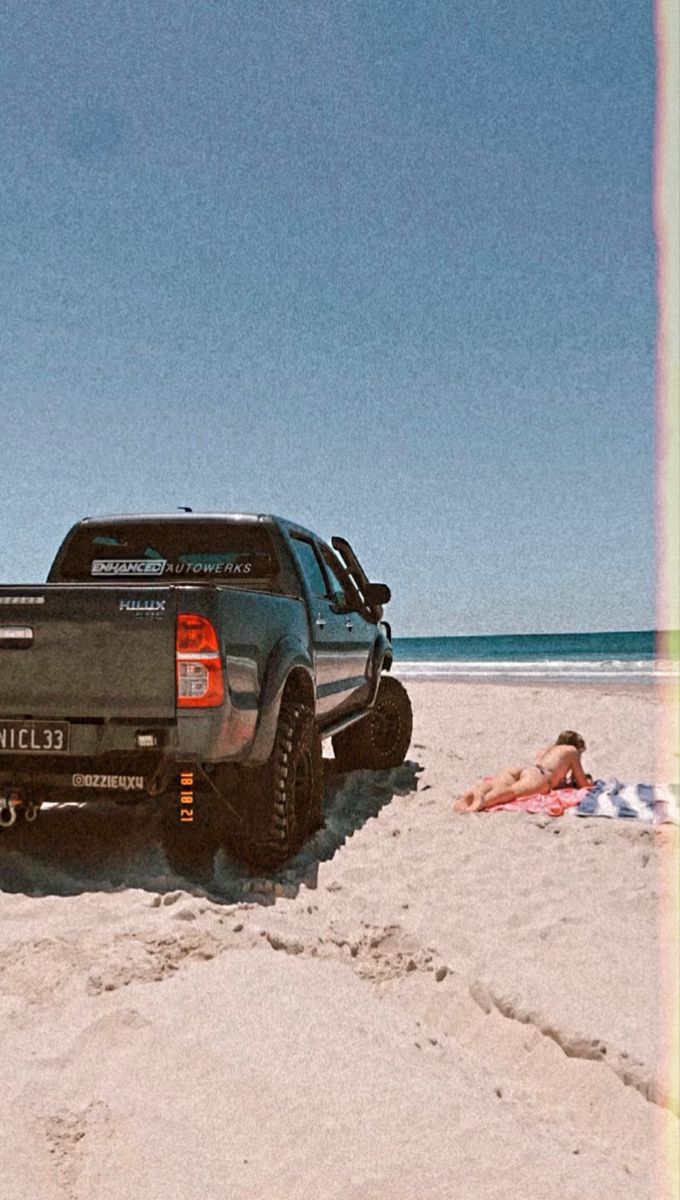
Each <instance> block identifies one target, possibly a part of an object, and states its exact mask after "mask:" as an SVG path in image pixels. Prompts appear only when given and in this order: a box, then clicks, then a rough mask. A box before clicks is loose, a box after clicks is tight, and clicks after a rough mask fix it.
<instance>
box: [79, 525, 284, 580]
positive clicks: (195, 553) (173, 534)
mask: <svg viewBox="0 0 680 1200" xmlns="http://www.w3.org/2000/svg"><path fill="white" fill-rule="evenodd" d="M278 575H279V562H278V558H277V555H276V550H275V548H274V543H273V541H272V538H271V535H270V534H269V532H268V531H267V530H266V529H263V528H262V526H256V525H239V524H232V525H227V524H224V525H220V524H218V523H217V522H215V523H211V524H210V525H192V524H190V523H189V522H182V523H181V524H178V525H169V524H162V525H154V524H144V523H140V524H138V525H134V524H127V523H126V524H124V525H120V526H118V527H116V526H115V525H110V524H107V525H106V526H99V527H98V526H96V525H88V526H85V527H83V528H81V529H79V530H77V531H76V533H75V534H74V536H73V538H72V540H71V542H70V543H69V546H68V548H67V550H66V554H65V556H64V558H63V560H62V562H61V564H60V567H59V578H60V579H65V580H66V579H69V580H73V581H85V580H89V581H94V582H96V581H99V582H104V581H105V580H117V579H120V580H121V581H124V582H126V583H127V582H128V581H131V580H134V582H135V584H138V583H182V582H185V581H186V582H189V581H194V582H215V583H220V582H222V583H244V584H251V585H253V584H259V585H260V586H264V585H269V586H273V585H274V584H275V582H276V580H277V579H278Z"/></svg>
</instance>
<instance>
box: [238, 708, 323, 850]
mask: <svg viewBox="0 0 680 1200" xmlns="http://www.w3.org/2000/svg"><path fill="white" fill-rule="evenodd" d="M230 802H231V804H232V805H233V806H234V808H236V809H237V811H238V813H239V815H240V817H241V824H240V825H239V824H238V823H236V822H232V823H229V825H228V832H227V834H226V837H225V849H226V850H227V852H228V853H231V854H233V855H234V857H236V858H238V859H240V860H241V861H242V862H244V863H246V864H247V865H248V866H250V867H256V868H259V869H264V870H273V869H276V868H277V867H280V866H282V864H283V863H285V862H287V861H288V859H289V858H293V856H294V855H295V854H297V853H298V851H299V850H301V849H302V846H303V845H304V843H305V842H306V841H307V839H308V838H309V837H311V835H312V834H313V833H314V832H315V831H316V830H317V829H318V828H319V827H320V826H321V823H322V804H323V759H322V754H321V738H320V737H319V732H318V730H317V728H316V723H315V721H314V714H313V713H312V712H311V710H310V709H308V708H307V707H306V706H305V705H304V704H300V703H299V702H297V701H295V702H292V701H285V700H284V702H283V704H282V705H281V711H280V713H279V721H278V725H277V729H276V738H275V741H274V749H273V751H272V754H271V758H270V759H269V762H268V763H267V764H266V766H264V767H262V768H260V769H258V770H246V769H244V770H243V771H242V772H241V777H240V780H239V783H238V784H237V794H233V793H232V796H231V797H230Z"/></svg>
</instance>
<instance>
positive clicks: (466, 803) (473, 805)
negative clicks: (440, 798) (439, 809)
mask: <svg viewBox="0 0 680 1200" xmlns="http://www.w3.org/2000/svg"><path fill="white" fill-rule="evenodd" d="M481 803H482V793H481V791H480V789H479V788H470V789H469V790H468V791H467V792H463V795H462V796H459V797H458V799H457V800H456V803H455V804H454V806H453V808H454V811H455V812H476V811H477V809H478V808H479V806H480V804H481Z"/></svg>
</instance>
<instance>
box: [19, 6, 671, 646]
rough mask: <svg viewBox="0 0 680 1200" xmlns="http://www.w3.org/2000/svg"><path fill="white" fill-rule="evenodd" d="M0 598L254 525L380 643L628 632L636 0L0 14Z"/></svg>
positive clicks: (649, 376) (638, 475) (635, 514)
mask: <svg viewBox="0 0 680 1200" xmlns="http://www.w3.org/2000/svg"><path fill="white" fill-rule="evenodd" d="M0 47H1V54H2V61H0V162H1V163H2V169H1V171H0V205H1V208H0V212H1V214H2V220H1V221H0V279H1V283H0V288H1V291H0V295H1V297H2V304H1V306H0V362H1V364H2V365H1V370H0V416H1V419H2V426H1V429H2V433H1V434H0V438H1V440H0V465H1V467H2V480H3V486H2V510H1V516H0V538H1V541H0V579H2V580H3V581H4V582H27V581H32V580H38V579H42V578H44V575H45V573H46V571H47V568H48V566H49V562H50V561H51V558H52V555H53V552H54V550H55V549H56V547H57V545H58V543H59V541H60V540H61V537H62V536H63V534H64V532H65V531H66V529H67V528H68V527H69V526H70V525H71V524H72V523H73V522H74V521H75V520H77V519H78V518H79V517H80V516H83V515H86V514H87V515H90V514H95V513H98V512H123V511H135V510H140V509H142V510H147V511H148V510H150V511H161V510H168V509H173V508H175V507H176V506H177V505H180V504H188V505H192V506H193V507H194V508H196V509H210V510H225V511H228V510H239V511H264V512H276V513H282V514H283V515H285V516H290V517H292V518H293V519H296V520H299V521H301V522H303V523H304V524H307V525H309V526H310V527H312V528H313V529H315V530H317V531H318V532H319V533H321V534H323V535H324V536H326V537H330V536H331V535H332V534H333V533H342V534H344V535H345V536H347V537H349V538H350V540H351V541H352V542H353V543H354V545H355V548H356V550H357V552H358V553H359V556H360V557H361V558H362V560H363V561H364V565H365V566H366V567H367V569H368V570H369V573H370V574H371V575H372V576H373V577H374V578H376V579H381V580H383V579H384V580H385V581H386V582H388V583H389V584H390V585H391V587H392V590H393V595H394V599H393V602H392V604H391V605H390V609H389V616H390V618H391V619H392V622H393V626H394V632H395V634H397V635H398V634H401V635H419V634H457V633H461V634H465V633H470V634H472V633H482V634H483V633H506V632H552V631H560V630H565V631H568V630H589V629H627V628H628V629H636V628H650V627H652V626H653V624H654V507H653V500H654V495H653V489H654V480H653V474H654V337H655V295H654V289H655V248H654V241H653V235H652V224H651V221H652V208H651V205H652V193H651V188H652V135H653V117H654V43H653V29H652V6H651V3H642V2H640V0H629V2H628V3H626V4H625V5H622V4H620V3H618V2H616V0H572V2H571V3H569V4H558V5H546V4H545V3H544V0H540V2H539V0H525V2H524V3H523V4H521V5H512V4H509V3H507V2H502V3H501V2H492V0H487V2H482V3H479V0H474V3H473V2H472V0H361V2H359V0H322V2H319V0H314V2H309V0H294V2H292V0H290V2H289V0H278V2H277V3H274V2H271V0H270V2H266V3H263V2H258V0H219V2H217V0H200V2H196V0H192V2H190V3H189V2H186V3H185V2H183V0H175V2H174V3H170V2H168V0H163V3H159V2H157V0H145V3H144V4H137V5H135V4H129V3H123V2H122V0H118V2H116V3H107V2H106V0H92V2H91V3H82V2H78V0H72V2H70V3H63V2H60V0H49V2H46V0H32V3H30V4H26V3H25V2H24V0H20V2H18V0H6V2H5V3H4V4H3V6H2V9H1V10H0Z"/></svg>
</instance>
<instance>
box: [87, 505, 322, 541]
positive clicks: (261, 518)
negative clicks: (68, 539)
mask: <svg viewBox="0 0 680 1200" xmlns="http://www.w3.org/2000/svg"><path fill="white" fill-rule="evenodd" d="M137 521H154V522H157V523H158V524H163V523H165V522H166V521H167V522H168V523H170V522H173V523H175V522H177V521H188V522H191V521H233V522H235V523H239V522H240V523H242V524H244V525H252V524H254V523H256V522H261V523H262V524H263V525H276V526H278V527H285V528H286V529H291V530H294V531H295V532H296V533H304V534H307V535H308V536H309V537H318V534H315V533H312V531H311V529H306V528H305V527H304V525H300V524H298V522H297V521H289V520H288V518H287V517H277V516H274V515H273V514H272V513H236V512H183V511H181V510H178V511H177V512H169V513H167V512H165V513H105V514H103V515H102V516H100V517H83V519H82V520H81V521H79V522H78V525H106V524H108V523H111V524H112V525H121V524H125V523H129V524H134V523H136V522H137Z"/></svg>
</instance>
